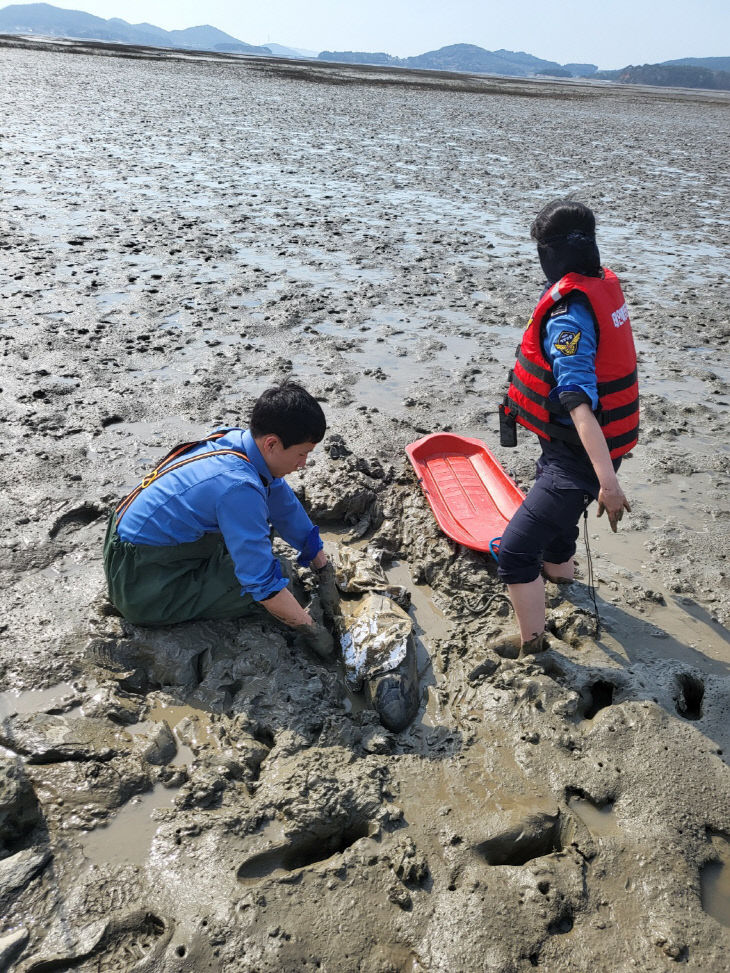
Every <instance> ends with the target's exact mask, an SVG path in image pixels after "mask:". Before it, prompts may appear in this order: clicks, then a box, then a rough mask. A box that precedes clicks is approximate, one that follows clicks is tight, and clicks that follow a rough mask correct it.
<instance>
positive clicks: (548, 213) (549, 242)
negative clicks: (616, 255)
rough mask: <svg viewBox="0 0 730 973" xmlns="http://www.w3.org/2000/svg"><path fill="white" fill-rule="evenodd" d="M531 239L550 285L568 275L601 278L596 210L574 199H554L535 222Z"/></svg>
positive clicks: (531, 230) (541, 211) (544, 207)
mask: <svg viewBox="0 0 730 973" xmlns="http://www.w3.org/2000/svg"><path fill="white" fill-rule="evenodd" d="M530 236H531V237H532V239H533V240H535V242H536V243H537V255H538V257H539V258H540V266H541V267H542V269H543V272H544V274H545V277H546V278H547V280H548V283H551V284H553V283H555V281H558V280H561V279H562V278H563V277H564V276H565V275H566V274H583V275H585V276H587V277H600V276H601V255H600V253H599V252H598V247H597V245H596V218H595V216H594V215H593V211H592V210H590V209H588V207H587V206H585V205H584V204H583V203H578V202H576V201H575V200H573V199H554V200H553V201H552V203H548V204H547V206H543V208H542V209H541V210H540V212H539V213H538V214H537V216H536V217H535V219H534V220H533V223H532V226H531V227H530Z"/></svg>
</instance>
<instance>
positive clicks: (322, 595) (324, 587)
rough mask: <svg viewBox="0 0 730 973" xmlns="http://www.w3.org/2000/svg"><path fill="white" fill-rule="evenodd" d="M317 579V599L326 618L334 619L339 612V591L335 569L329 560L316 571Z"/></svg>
mask: <svg viewBox="0 0 730 973" xmlns="http://www.w3.org/2000/svg"><path fill="white" fill-rule="evenodd" d="M317 581H318V582H319V600H320V603H321V605H322V608H323V609H324V613H325V615H326V616H327V617H328V618H330V619H333V620H334V619H335V618H336V617H337V616H338V615H339V614H340V593H339V591H338V590H337V585H336V583H335V569H334V568H333V567H332V565H331V564H330V562H329V561H328V562H327V563H326V564H325V566H324V567H323V568H320V569H319V571H317Z"/></svg>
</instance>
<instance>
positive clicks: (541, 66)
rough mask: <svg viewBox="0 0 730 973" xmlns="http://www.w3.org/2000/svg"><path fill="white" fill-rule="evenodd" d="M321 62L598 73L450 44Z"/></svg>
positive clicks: (344, 54) (327, 55) (515, 73)
mask: <svg viewBox="0 0 730 973" xmlns="http://www.w3.org/2000/svg"><path fill="white" fill-rule="evenodd" d="M319 60H321V61H338V62H340V63H341V64H379V65H383V66H392V67H401V68H424V69H426V70H431V71H464V72H468V73H469V74H502V75H508V76H511V77H518V78H529V77H534V76H535V75H538V74H541V75H550V76H551V77H559V78H570V77H574V76H577V72H575V71H573V70H571V68H586V70H587V73H592V72H593V71H595V70H596V66H595V65H594V64H587V65H561V64H558V63H557V61H545V60H543V59H542V58H539V57H534V56H533V55H532V54H525V53H524V51H505V50H499V51H487V50H485V49H484V48H483V47H477V45H476V44H450V45H449V46H447V47H441V48H439V49H438V50H437V51H427V52H426V53H425V54H419V55H417V56H416V57H403V58H400V57H393V56H392V55H391V54H386V53H384V52H382V51H380V52H368V51H322V52H321V53H320V55H319Z"/></svg>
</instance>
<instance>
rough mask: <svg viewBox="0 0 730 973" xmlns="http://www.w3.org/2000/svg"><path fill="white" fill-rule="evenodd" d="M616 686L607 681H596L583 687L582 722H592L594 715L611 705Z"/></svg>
mask: <svg viewBox="0 0 730 973" xmlns="http://www.w3.org/2000/svg"><path fill="white" fill-rule="evenodd" d="M616 689H617V687H616V685H615V684H614V683H612V682H609V681H608V680H607V679H596V681H595V682H592V683H589V684H588V685H587V686H584V687H583V689H582V691H581V696H582V697H583V706H582V708H581V716H582V717H583V719H584V720H592V719H593V717H594V716H595V715H596V713H599V712H600V711H601V710H602V709H605V708H606V707H607V706H611V705H612V703H613V698H614V693H615V692H616Z"/></svg>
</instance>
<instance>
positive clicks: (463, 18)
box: [0, 0, 730, 69]
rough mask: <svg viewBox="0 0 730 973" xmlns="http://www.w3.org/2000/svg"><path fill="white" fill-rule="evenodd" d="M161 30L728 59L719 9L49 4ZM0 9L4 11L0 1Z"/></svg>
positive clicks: (723, 3)
mask: <svg viewBox="0 0 730 973" xmlns="http://www.w3.org/2000/svg"><path fill="white" fill-rule="evenodd" d="M52 2H53V4H54V6H58V7H65V8H66V9H73V10H85V11H86V12H87V13H92V14H96V15H97V16H98V17H105V18H109V17H121V18H122V19H123V20H127V21H129V22H130V23H140V22H147V23H152V24H155V25H156V26H157V27H163V28H164V29H166V30H175V29H178V30H179V29H182V28H185V27H193V26H197V25H199V24H212V25H213V26H214V27H218V28H220V29H221V30H224V31H226V32H227V33H229V34H232V35H233V36H234V37H236V38H238V39H239V40H242V41H246V42H247V43H249V44H266V43H267V41H271V42H273V43H277V44H285V45H287V46H289V47H296V48H304V49H307V50H311V51H316V52H319V51H321V50H337V51H386V52H387V53H388V54H394V55H396V56H398V57H409V56H412V55H415V54H423V53H424V52H426V51H431V50H435V49H437V48H439V47H444V46H446V45H447V44H459V43H464V44H477V45H478V46H479V47H484V48H486V49H487V50H490V51H494V50H499V49H500V48H505V49H506V50H510V51H525V52H527V53H528V54H534V55H535V56H536V57H542V58H545V59H547V60H551V61H558V62H559V63H561V64H566V63H570V62H579V63H592V64H597V65H598V67H599V68H606V69H610V68H620V67H625V66H626V65H627V64H652V63H656V62H658V61H668V60H672V59H674V58H680V57H719V56H720V57H725V56H730V2H728V0H693V2H688V0H682V2H679V0H603V2H601V3H595V2H591V0H580V2H578V0H562V2H558V0H306V2H302V0H255V2H252V0H205V2H203V0H52ZM0 6H5V4H4V3H3V2H2V0H0Z"/></svg>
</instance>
